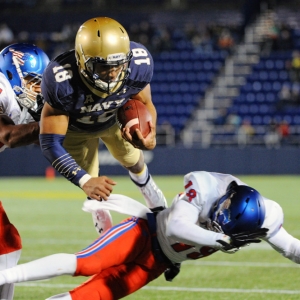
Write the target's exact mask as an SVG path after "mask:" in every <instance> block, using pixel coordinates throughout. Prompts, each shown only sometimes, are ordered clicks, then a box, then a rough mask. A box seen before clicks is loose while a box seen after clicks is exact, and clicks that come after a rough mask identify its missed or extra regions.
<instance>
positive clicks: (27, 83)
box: [0, 43, 49, 111]
mask: <svg viewBox="0 0 300 300" xmlns="http://www.w3.org/2000/svg"><path fill="white" fill-rule="evenodd" d="M48 63H49V58H48V56H47V54H46V53H45V52H44V51H43V50H41V49H40V48H39V47H37V46H35V45H34V44H27V43H16V44H12V45H9V46H7V47H5V48H4V49H3V50H2V51H1V52H0V71H1V72H2V73H3V74H4V75H5V77H6V78H7V79H8V81H9V83H10V84H11V86H12V88H13V90H14V92H15V94H16V98H17V100H18V102H19V104H20V105H21V106H22V107H25V108H27V109H29V110H32V111H37V110H38V109H39V108H40V105H41V103H38V102H41V99H42V97H41V94H40V93H36V92H35V91H34V90H33V89H34V86H37V85H40V83H41V80H42V75H43V72H44V70H45V68H46V66H47V65H48ZM24 79H25V80H24ZM42 102H43V101H42Z"/></svg>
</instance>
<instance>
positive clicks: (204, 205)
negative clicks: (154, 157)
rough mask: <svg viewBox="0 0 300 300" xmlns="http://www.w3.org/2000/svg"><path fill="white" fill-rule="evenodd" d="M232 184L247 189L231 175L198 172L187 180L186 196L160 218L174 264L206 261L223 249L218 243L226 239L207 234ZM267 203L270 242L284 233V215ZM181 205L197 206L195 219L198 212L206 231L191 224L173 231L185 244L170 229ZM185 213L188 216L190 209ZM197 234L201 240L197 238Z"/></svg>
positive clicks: (163, 242)
mask: <svg viewBox="0 0 300 300" xmlns="http://www.w3.org/2000/svg"><path fill="white" fill-rule="evenodd" d="M232 181H236V182H237V184H238V185H247V184H245V183H244V182H242V181H241V180H240V179H238V178H236V177H234V176H232V175H229V174H220V173H211V172H204V171H198V172H191V173H189V174H187V175H185V176H184V192H183V193H182V194H179V195H177V196H176V197H175V198H174V200H173V203H172V206H171V207H170V208H169V209H165V210H163V211H162V212H160V213H159V214H158V215H157V237H158V240H159V243H160V245H161V248H162V250H163V252H164V253H165V254H166V255H167V257H168V258H169V259H170V260H171V261H173V262H182V261H184V260H188V259H198V258H202V257H205V256H208V255H210V254H212V253H214V252H216V251H217V250H218V248H220V247H218V246H217V245H219V243H217V242H216V240H217V239H221V238H222V236H224V235H223V234H220V233H215V232H213V231H209V230H207V227H206V224H207V223H206V222H209V220H210V215H211V210H212V207H214V205H215V204H216V202H217V200H218V199H219V198H220V197H222V196H223V195H224V194H225V193H226V189H227V186H228V185H229V183H231V182H232ZM263 199H264V201H265V204H266V215H265V221H264V223H263V225H262V227H266V228H269V232H268V237H267V239H268V238H269V237H271V236H273V235H274V234H275V233H276V232H277V231H278V230H279V229H280V227H281V225H282V223H283V213H282V210H281V208H280V206H279V205H278V204H277V203H275V202H274V201H272V200H268V199H266V198H264V197H263ZM180 201H184V202H186V203H188V204H189V205H191V206H193V208H191V211H190V212H191V215H192V214H194V212H195V208H196V210H197V212H198V221H196V225H197V227H202V228H201V229H202V230H201V231H200V230H199V231H198V229H197V228H195V224H191V226H190V227H189V224H188V223H189V221H188V220H187V221H186V222H185V224H182V225H183V226H181V227H180V228H179V227H177V228H175V229H174V228H173V232H174V231H178V232H180V236H182V237H184V239H183V240H176V239H174V238H172V237H169V236H168V232H169V229H168V226H170V223H171V222H170V221H171V220H172V218H176V214H177V218H178V212H177V213H176V205H178V204H180V203H178V202H180ZM177 203H178V204H177ZM185 207H188V206H187V205H185V206H184V207H183V208H185ZM184 213H185V214H186V213H188V209H187V210H186V211H184ZM182 217H184V216H182ZM174 224H180V222H177V223H176V222H174ZM196 230H197V231H198V232H197V234H198V236H197V235H196V234H195V231H196ZM267 239H266V240H267ZM214 245H216V246H217V247H216V246H214Z"/></svg>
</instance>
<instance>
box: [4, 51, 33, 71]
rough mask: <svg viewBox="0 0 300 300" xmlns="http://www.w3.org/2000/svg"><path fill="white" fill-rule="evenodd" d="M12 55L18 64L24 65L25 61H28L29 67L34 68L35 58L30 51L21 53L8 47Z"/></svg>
mask: <svg viewBox="0 0 300 300" xmlns="http://www.w3.org/2000/svg"><path fill="white" fill-rule="evenodd" d="M9 51H10V52H11V53H12V55H13V57H14V58H16V60H17V62H18V63H19V65H20V66H24V64H25V63H26V62H29V64H30V67H31V68H35V66H36V64H37V61H36V58H35V57H34V56H33V55H32V54H30V53H23V52H21V51H16V50H14V49H13V48H9Z"/></svg>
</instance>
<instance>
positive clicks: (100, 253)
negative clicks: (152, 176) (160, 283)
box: [70, 218, 167, 300]
mask: <svg viewBox="0 0 300 300" xmlns="http://www.w3.org/2000/svg"><path fill="white" fill-rule="evenodd" d="M76 256H77V269H76V273H75V276H80V275H81V276H92V275H94V276H93V277H92V278H90V279H89V280H88V281H86V282H85V283H83V284H82V285H80V286H79V287H77V288H75V289H74V290H72V291H71V292H70V294H71V296H72V299H73V300H86V299H88V300H115V299H120V298H123V297H125V296H127V295H129V294H131V293H133V292H135V291H136V290H138V289H140V288H141V287H143V286H144V285H146V284H147V283H149V282H150V281H152V280H154V279H155V278H157V277H158V276H160V275H161V274H162V273H163V272H164V271H165V269H166V268H167V265H166V263H162V262H160V261H158V260H157V259H156V258H155V256H154V255H153V251H152V245H151V237H150V232H149V229H148V224H147V221H146V220H143V219H137V218H130V219H127V220H125V221H124V222H122V223H121V224H119V225H117V226H114V227H113V228H111V229H110V230H108V231H107V232H106V233H105V234H104V235H103V236H101V237H100V238H99V239H97V240H96V241H95V242H94V243H93V244H92V245H90V246H89V247H87V248H86V249H84V250H82V251H81V252H78V253H76Z"/></svg>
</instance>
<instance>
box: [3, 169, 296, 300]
mask: <svg viewBox="0 0 300 300" xmlns="http://www.w3.org/2000/svg"><path fill="white" fill-rule="evenodd" d="M184 189H185V191H184V193H181V194H178V195H176V196H175V198H174V199H173V203H172V205H171V207H170V208H166V209H163V210H160V211H158V212H156V213H152V212H151V211H150V210H149V209H148V208H146V207H144V206H143V205H142V204H140V203H138V202H135V201H134V200H133V199H131V198H128V197H126V196H122V195H114V194H111V196H110V197H109V198H108V201H102V202H99V201H97V200H87V201H86V202H85V204H84V208H83V209H84V210H86V211H93V210H94V209H97V208H98V207H99V206H100V207H103V208H104V209H111V210H116V211H118V212H120V213H129V212H133V213H134V215H135V217H132V218H129V219H127V220H125V221H123V222H122V223H120V224H118V225H116V226H114V227H112V228H111V229H109V230H108V231H106V232H105V233H104V234H103V235H102V236H101V237H100V238H99V239H97V240H96V241H95V242H94V243H92V244H91V245H90V246H88V247H87V248H85V249H83V250H81V251H79V252H77V253H75V254H61V253H60V254H54V255H51V256H47V257H44V258H41V259H38V260H35V261H32V262H29V263H26V264H22V265H19V266H16V267H13V268H11V269H7V270H4V271H1V272H0V284H4V283H13V282H23V281H30V280H39V279H46V278H52V277H55V276H59V275H72V276H93V277H91V278H90V279H89V280H88V281H86V282H85V283H83V284H82V285H80V286H78V287H77V288H75V289H73V290H71V291H70V292H67V293H63V294H59V295H56V296H53V297H50V298H48V299H47V300H52V299H53V300H54V299H56V300H58V299H59V300H86V299H89V300H101V299H105V300H115V299H120V298H123V297H125V296H127V295H129V294H130V293H133V292H135V291H136V290H138V289H140V288H142V287H143V286H144V285H146V284H147V283H149V282H150V281H151V280H154V279H155V278H157V277H158V276H160V275H161V274H162V273H163V272H165V278H166V279H167V280H169V281H171V280H172V279H173V278H174V277H175V276H176V275H177V274H178V272H179V264H180V263H181V262H182V261H185V260H194V259H199V258H203V257H206V256H209V255H211V254H213V253H217V252H218V251H219V250H221V251H223V252H226V253H235V252H236V251H238V250H240V249H241V248H242V247H245V246H248V245H249V244H251V243H259V242H260V241H261V239H263V240H265V241H266V242H267V243H269V244H270V245H271V246H272V247H273V249H274V250H276V251H277V252H279V253H280V254H282V255H283V256H284V257H286V258H288V259H290V260H292V261H294V262H295V263H298V264H299V263H300V241H299V240H298V239H296V238H294V237H293V236H291V235H290V234H289V233H288V232H287V231H286V230H285V229H284V228H283V227H282V225H283V211H282V209H281V207H280V206H279V204H277V203H276V202H274V201H273V200H270V199H267V198H265V197H263V196H262V195H261V194H260V193H259V192H258V191H256V190H255V189H254V188H252V187H249V186H247V185H246V184H245V183H244V182H242V181H241V180H239V179H238V178H236V177H234V176H232V175H229V174H221V173H210V172H204V171H199V172H191V173H189V174H187V175H186V176H184Z"/></svg>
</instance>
